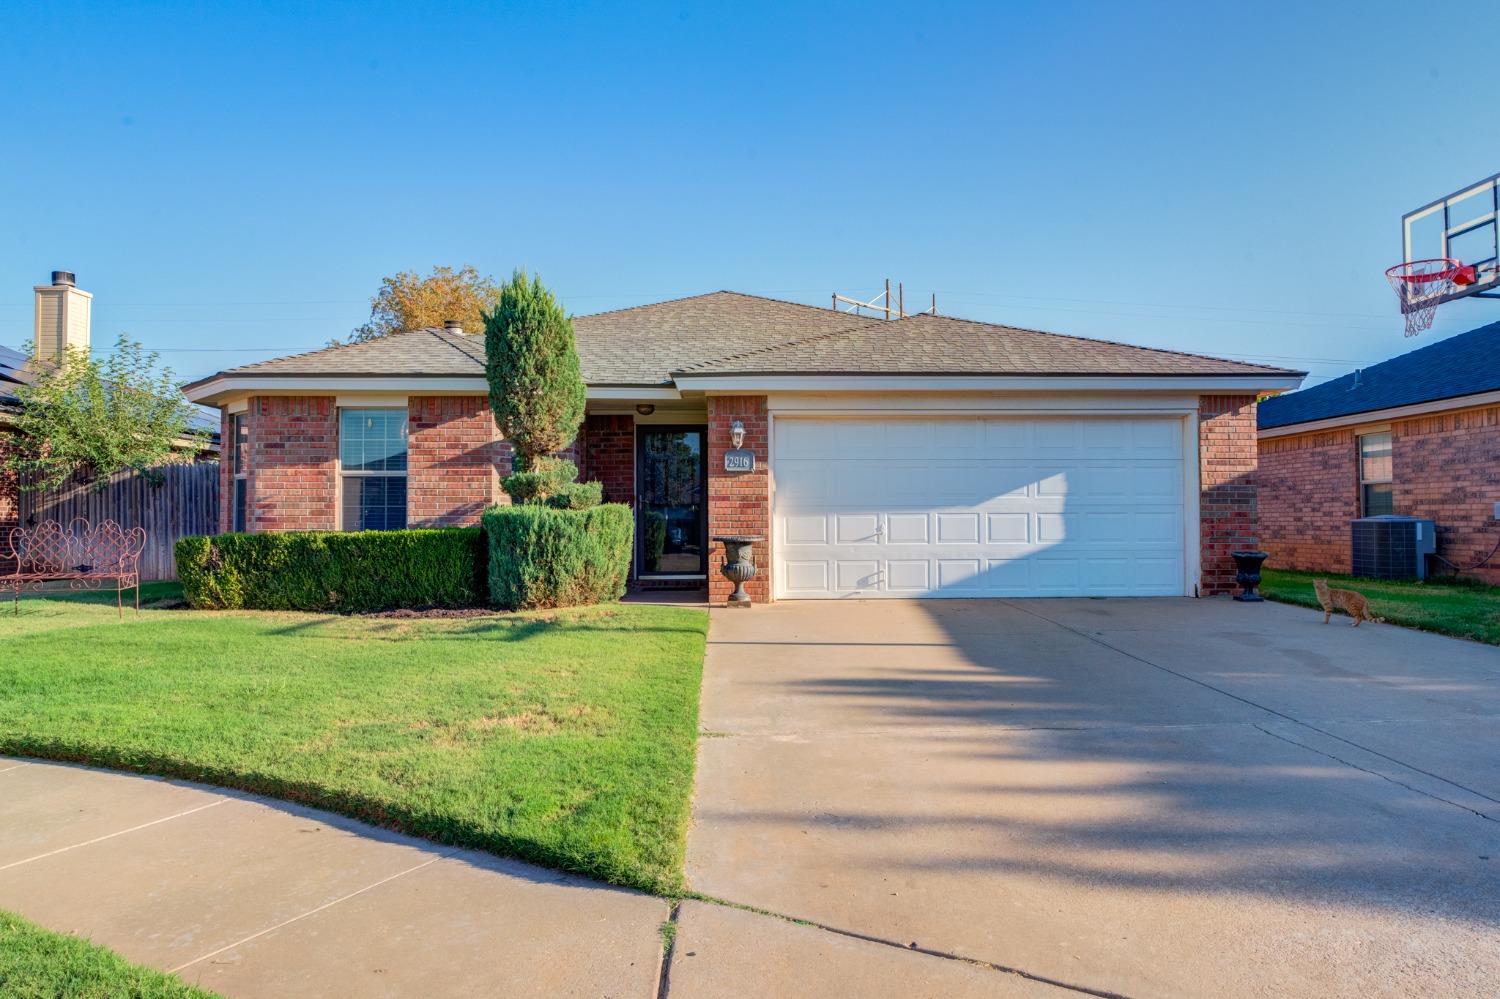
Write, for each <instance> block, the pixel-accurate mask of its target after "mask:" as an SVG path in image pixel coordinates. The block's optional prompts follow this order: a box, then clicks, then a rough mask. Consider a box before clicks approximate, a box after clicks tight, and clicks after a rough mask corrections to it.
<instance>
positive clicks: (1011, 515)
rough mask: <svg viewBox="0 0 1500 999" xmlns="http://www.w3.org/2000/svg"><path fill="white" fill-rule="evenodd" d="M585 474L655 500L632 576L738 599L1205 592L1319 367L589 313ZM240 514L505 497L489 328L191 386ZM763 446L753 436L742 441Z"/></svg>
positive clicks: (799, 308) (715, 306)
mask: <svg viewBox="0 0 1500 999" xmlns="http://www.w3.org/2000/svg"><path fill="white" fill-rule="evenodd" d="M574 328H575V331H576V333H577V342H578V353H579V358H580V361H581V362H582V368H583V374H584V379H585V381H586V382H587V383H588V412H587V416H586V418H585V420H584V423H583V427H582V429H581V432H580V436H579V440H578V442H577V443H576V445H575V446H574V448H573V454H574V456H575V457H576V459H577V461H578V465H579V468H580V472H581V474H582V476H583V477H584V478H585V479H590V480H597V481H599V482H602V483H603V485H604V492H605V497H606V499H608V500H610V501H615V502H623V503H628V504H630V505H632V506H633V507H635V509H636V511H637V531H636V535H637V550H636V553H635V563H634V575H635V577H636V579H637V583H638V585H654V586H661V585H674V586H675V585H681V586H692V587H699V588H701V587H703V586H704V585H705V581H706V583H707V586H708V588H709V590H710V594H711V596H712V598H713V599H715V600H720V599H723V598H724V597H725V596H726V595H727V594H728V591H729V586H728V584H727V583H726V582H724V581H723V580H722V579H721V578H720V577H719V575H718V573H717V572H716V571H715V570H716V569H717V567H718V565H719V564H720V563H721V562H722V548H721V547H720V546H718V545H716V544H715V543H714V542H713V541H712V538H713V537H714V536H715V535H719V534H752V535H761V536H764V537H765V538H766V541H765V542H764V543H763V544H760V545H758V546H757V547H756V550H755V555H756V559H757V562H758V563H759V565H760V566H761V572H760V575H759V576H758V577H757V578H756V579H755V580H754V581H752V582H751V583H750V584H749V585H748V587H747V589H748V590H749V592H750V594H751V596H752V598H753V599H755V600H756V601H759V602H763V601H767V600H771V599H773V598H829V597H848V596H858V597H884V596H905V597H947V596H1048V595H1056V596H1072V595H1122V596H1128V595H1193V594H1195V593H1204V594H1216V593H1223V592H1227V591H1228V590H1229V589H1230V588H1231V587H1232V585H1233V567H1232V563H1231V560H1230V558H1229V555H1228V552H1229V551H1230V550H1231V549H1234V548H1238V547H1241V546H1245V547H1251V546H1254V545H1255V544H1256V542H1257V540H1258V535H1257V514H1256V480H1255V470H1256V453H1255V408H1256V407H1255V399H1256V397H1257V395H1258V394H1260V393H1264V392H1269V391H1276V390H1281V389H1289V388H1294V387H1296V386H1297V385H1298V384H1300V383H1301V378H1302V374H1301V373H1300V372H1296V371H1287V370H1283V369H1279V368H1270V367H1265V366H1262V365H1255V364H1245V363H1241V362H1238V361H1227V360H1221V359H1217V358H1210V357H1200V356H1197V355H1192V354H1182V353H1176V352H1171V351H1161V350H1152V349H1148V348H1144V347H1133V346H1127V345H1124V344H1118V343H1109V342H1105V341H1099V340H1088V339H1082V338H1078V337H1069V336H1060V335H1057V334H1051V333H1040V332H1036V331H1032V330H1021V329H1014V328H1010V327H1006V326H997V325H992V324H988V323H978V322H969V321H966V320H961V319H953V318H949V317H941V316H935V315H920V316H910V317H906V318H902V319H897V320H874V319H871V318H868V317H861V316H854V315H850V314H848V313H845V312H836V311H832V310H828V309H820V308H814V307H812V306H807V305H798V304H795V303H790V302H782V301H777V300H774V299H768V298H760V297H756V296H751V295H741V294H737V293H734V292H715V293H713V294H708V295H699V296H695V297H692V298H685V299H678V300H675V301H670V302H661V303H657V304H653V305H645V306H641V307H638V308H633V309H622V310H618V311H614V312H606V313H601V314H599V315H593V316H582V317H578V318H576V319H575V320H574ZM186 391H187V394H188V397H189V398H191V399H193V400H194V401H197V402H200V403H204V404H206V405H213V406H217V407H219V408H220V409H221V411H222V413H223V420H224V424H223V434H224V440H225V441H226V442H227V444H228V447H227V448H226V458H227V460H226V461H225V462H224V465H223V468H224V471H223V475H224V482H223V485H224V495H225V496H226V497H230V498H231V501H230V502H228V503H225V504H224V507H223V511H224V512H223V523H222V525H221V526H222V527H223V529H224V530H246V531H267V530H291V529H320V530H341V529H342V530H351V529H361V528H364V529H370V528H392V527H401V526H411V527H417V526H436V525H444V524H472V523H475V522H476V521H477V519H478V517H479V513H480V511H481V510H483V509H484V508H485V507H486V506H488V505H491V504H495V503H504V502H506V497H505V496H504V494H503V493H502V491H501V489H500V479H501V477H502V476H503V475H504V474H506V472H508V470H509V468H510V449H509V447H508V446H507V445H506V444H505V442H504V441H503V440H501V439H500V435H499V434H498V432H497V431H496V429H495V426H494V421H493V419H492V418H491V414H490V411H489V404H488V397H487V386H486V383H485V380H484V343H483V339H482V338H481V337H478V336H475V335H472V334H471V333H465V332H464V331H462V330H461V329H458V328H456V327H455V326H453V325H452V324H450V326H449V327H448V328H446V329H429V330H417V331H413V332H410V333H404V334H399V335H396V336H392V337H387V338H385V339H381V340H375V341H371V342H369V343H363V344H352V345H349V346H343V347H333V348H328V349H325V350H320V351H313V352H311V353H307V354H300V355H296V356H293V357H286V358H280V359H278V360H274V361H266V362H262V363H258V364H251V365H246V366H244V367H240V368H235V369H232V370H229V371H224V372H220V373H219V374H216V375H213V376H211V377H209V378H205V379H202V380H201V381H198V382H195V383H194V384H192V385H189V386H187V388H186ZM736 433H740V434H742V435H743V441H742V446H741V447H740V448H739V449H735V448H734V447H733V440H732V438H733V436H734V435H735V434H736Z"/></svg>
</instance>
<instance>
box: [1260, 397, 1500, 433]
mask: <svg viewBox="0 0 1500 999" xmlns="http://www.w3.org/2000/svg"><path fill="white" fill-rule="evenodd" d="M1496 404H1500V391H1497V392H1476V393H1475V394H1474V395H1460V396H1454V397H1453V398H1451V399H1435V400H1433V401H1432V402H1416V403H1412V404H1411V405H1410V406H1393V407H1391V408H1390V409H1371V410H1367V411H1365V412H1363V413H1349V414H1348V415H1346V416H1330V417H1329V418H1328V419H1326V420H1309V421H1307V422H1306V423H1288V424H1286V425H1285V426H1281V427H1267V428H1266V429H1265V430H1261V431H1258V432H1257V434H1256V436H1257V437H1259V438H1260V439H1261V440H1270V439H1271V438H1273V437H1294V436H1296V435H1297V434H1310V433H1313V432H1315V431H1318V430H1337V429H1339V428H1341V427H1361V426H1364V425H1366V424H1371V423H1390V422H1391V421H1392V420H1404V419H1407V418H1409V417H1413V416H1427V415H1428V414H1430V413H1446V412H1450V411H1452V410H1455V409H1474V408H1476V407H1479V406H1494V405H1496Z"/></svg>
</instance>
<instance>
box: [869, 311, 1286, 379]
mask: <svg viewBox="0 0 1500 999" xmlns="http://www.w3.org/2000/svg"><path fill="white" fill-rule="evenodd" d="M913 319H946V320H948V321H949V322H959V323H969V324H971V325H973V326H988V327H990V328H991V329H997V330H1009V331H1010V332H1013V333H1033V334H1035V335H1037V336H1053V337H1057V338H1058V339H1060V340H1077V341H1080V342H1082V343H1104V344H1109V345H1110V346H1112V347H1128V348H1130V349H1131V350H1149V351H1150V352H1151V353H1153V354H1170V355H1172V356H1173V357H1191V358H1193V359H1194V360H1200V361H1228V362H1230V363H1232V364H1243V365H1246V366H1247V367H1251V368H1259V369H1261V370H1262V371H1275V372H1277V373H1285V372H1290V371H1295V369H1293V368H1278V367H1276V366H1275V365H1270V364H1261V363H1259V362H1257V361H1240V360H1236V359H1235V358H1232V357H1219V356H1217V355H1214V354H1198V353H1194V352H1193V351H1190V350H1170V349H1168V348H1166V347H1145V346H1142V345H1141V344H1138V343H1126V342H1125V341H1124V340H1106V339H1105V338H1103V337H1097V336H1080V335H1079V334H1077V333H1058V332H1056V331H1054V330H1034V329H1031V328H1030V327H1028V326H1011V325H1009V324H1007V323H992V322H989V321H988V320H985V319H965V318H964V317H963V316H939V315H935V314H933V313H930V312H917V313H913V314H912V315H909V316H903V317H901V318H900V319H897V320H894V321H895V322H900V323H904V322H909V321H910V320H913ZM1297 373H1298V374H1304V375H1305V374H1307V372H1305V371H1302V372H1297Z"/></svg>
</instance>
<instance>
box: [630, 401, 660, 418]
mask: <svg viewBox="0 0 1500 999" xmlns="http://www.w3.org/2000/svg"><path fill="white" fill-rule="evenodd" d="M635 411H636V412H637V413H640V414H641V415H642V416H650V415H651V414H652V413H654V412H656V407H655V406H653V405H652V404H651V403H649V402H638V403H636V406H635Z"/></svg>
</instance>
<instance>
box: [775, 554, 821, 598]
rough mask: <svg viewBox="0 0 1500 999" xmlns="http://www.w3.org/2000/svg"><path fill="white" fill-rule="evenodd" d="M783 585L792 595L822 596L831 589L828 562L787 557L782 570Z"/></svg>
mask: <svg viewBox="0 0 1500 999" xmlns="http://www.w3.org/2000/svg"><path fill="white" fill-rule="evenodd" d="M781 580H782V586H783V587H784V588H785V589H786V592H787V593H788V594H790V595H796V594H811V595H815V596H821V595H823V594H825V593H827V592H828V590H829V585H828V583H829V579H828V563H827V562H823V561H815V562H802V561H797V560H794V559H790V558H789V559H787V560H786V562H785V563H784V564H783V567H782V571H781Z"/></svg>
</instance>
